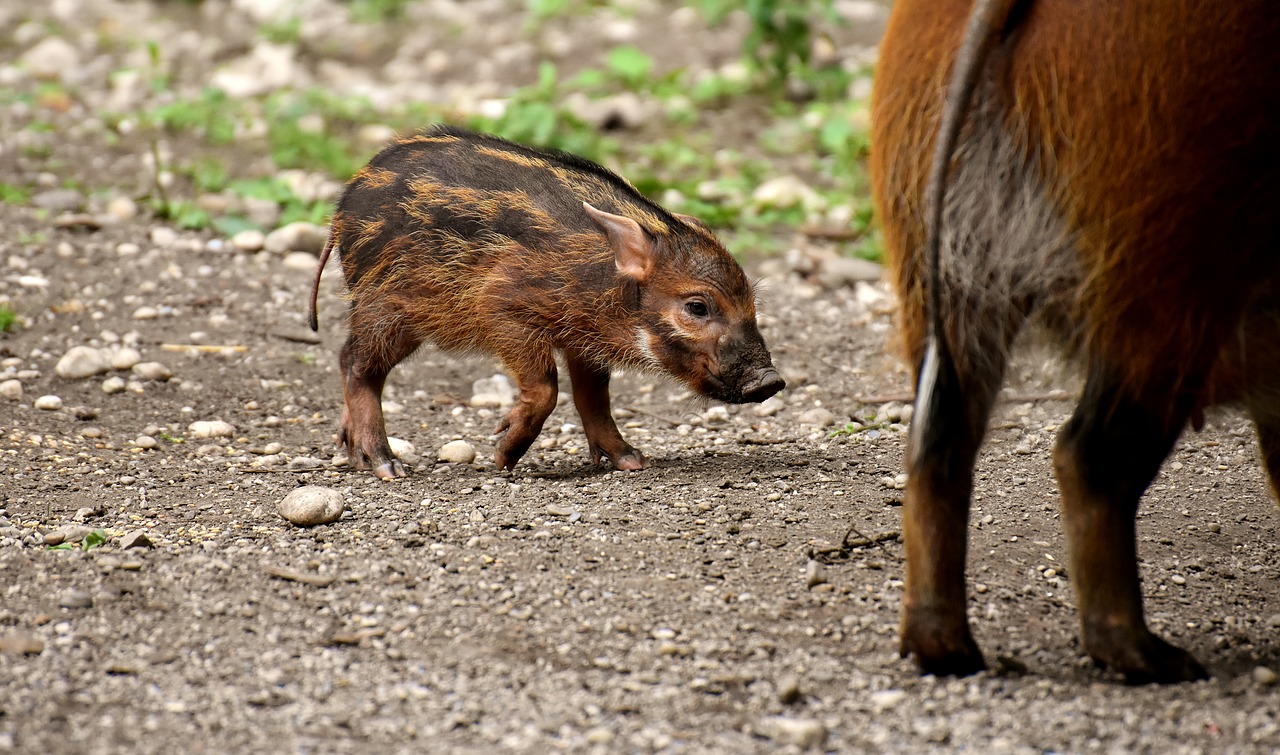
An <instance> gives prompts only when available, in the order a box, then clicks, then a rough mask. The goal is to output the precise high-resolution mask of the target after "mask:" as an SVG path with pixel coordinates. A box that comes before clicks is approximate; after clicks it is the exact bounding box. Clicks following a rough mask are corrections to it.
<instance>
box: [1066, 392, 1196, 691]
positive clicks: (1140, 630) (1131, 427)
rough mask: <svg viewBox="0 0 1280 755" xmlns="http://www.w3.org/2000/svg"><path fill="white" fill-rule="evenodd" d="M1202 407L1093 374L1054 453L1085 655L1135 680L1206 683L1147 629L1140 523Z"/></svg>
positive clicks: (1192, 664) (1180, 653)
mask: <svg viewBox="0 0 1280 755" xmlns="http://www.w3.org/2000/svg"><path fill="white" fill-rule="evenodd" d="M1138 396H1141V398H1139V397H1138ZM1194 403H1195V402H1194V400H1193V398H1189V397H1185V396H1179V395H1176V392H1174V391H1170V390H1164V391H1160V390H1156V389H1149V390H1141V391H1137V392H1135V391H1133V390H1132V389H1129V390H1126V389H1125V388H1124V387H1123V386H1122V385H1121V384H1120V382H1119V381H1117V380H1116V379H1114V377H1113V376H1111V375H1109V374H1108V372H1107V371H1106V369H1105V368H1102V367H1095V368H1094V369H1093V370H1092V371H1091V372H1090V374H1089V377H1088V380H1087V381H1086V384H1085V388H1084V391H1083V393H1082V396H1081V399H1080V404H1079V406H1077V407H1076V411H1075V414H1074V415H1072V417H1071V419H1070V420H1069V421H1068V422H1067V424H1066V425H1064V426H1063V428H1062V432H1061V434H1060V435H1059V436H1058V444H1057V447H1056V448H1055V449H1054V466H1055V468H1056V470H1057V476H1058V485H1059V487H1060V488H1061V491H1062V520H1063V524H1064V526H1065V528H1066V534H1067V547H1068V554H1069V557H1070V565H1071V582H1072V584H1073V585H1074V587H1075V592H1076V598H1077V601H1078V603H1079V607H1080V619H1081V633H1082V642H1083V645H1084V649H1085V651H1086V652H1088V654H1089V655H1090V656H1091V657H1092V658H1093V659H1094V660H1095V661H1096V662H1097V663H1099V664H1101V665H1103V666H1107V667H1109V668H1111V669H1113V670H1116V671H1119V672H1120V673H1122V674H1124V676H1125V679H1126V680H1127V681H1128V682H1130V683H1149V682H1180V681H1189V680H1193V679H1203V678H1204V677H1205V676H1206V673H1205V670H1204V667H1202V666H1201V665H1200V664H1199V663H1198V662H1196V659H1195V658H1193V657H1192V656H1191V655H1190V654H1189V653H1187V652H1186V651H1184V650H1182V649H1181V648H1178V647H1175V646H1173V645H1171V644H1169V643H1168V642H1165V641H1164V640H1163V639H1161V638H1160V637H1157V636H1156V635H1155V634H1153V633H1152V632H1151V630H1150V629H1148V628H1147V624H1146V620H1145V619H1144V617H1143V609H1142V591H1141V585H1140V582H1139V578H1138V554H1137V543H1136V532H1135V521H1134V520H1135V517H1136V516H1137V512H1138V501H1139V499H1140V498H1141V496H1142V493H1143V491H1144V490H1146V488H1147V486H1148V485H1149V484H1150V483H1151V481H1152V480H1153V479H1155V476H1156V473H1157V472H1158V471H1159V469H1160V464H1161V462H1163V461H1164V458H1165V457H1166V456H1167V455H1168V453H1169V451H1170V450H1171V449H1172V448H1173V444H1174V442H1175V441H1176V440H1177V438H1178V434H1179V432H1180V431H1181V429H1182V427H1183V425H1184V424H1185V423H1186V421H1187V417H1188V416H1189V415H1190V413H1191V407H1192V406H1193V405H1194Z"/></svg>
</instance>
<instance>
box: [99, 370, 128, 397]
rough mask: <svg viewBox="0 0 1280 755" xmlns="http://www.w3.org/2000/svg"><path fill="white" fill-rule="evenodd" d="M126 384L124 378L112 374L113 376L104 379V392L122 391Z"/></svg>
mask: <svg viewBox="0 0 1280 755" xmlns="http://www.w3.org/2000/svg"><path fill="white" fill-rule="evenodd" d="M124 386H125V383H124V378H122V377H117V376H115V375H112V376H111V377H109V378H107V379H106V380H103V381H102V392H103V393H108V394H110V393H120V392H121V391H123V390H124Z"/></svg>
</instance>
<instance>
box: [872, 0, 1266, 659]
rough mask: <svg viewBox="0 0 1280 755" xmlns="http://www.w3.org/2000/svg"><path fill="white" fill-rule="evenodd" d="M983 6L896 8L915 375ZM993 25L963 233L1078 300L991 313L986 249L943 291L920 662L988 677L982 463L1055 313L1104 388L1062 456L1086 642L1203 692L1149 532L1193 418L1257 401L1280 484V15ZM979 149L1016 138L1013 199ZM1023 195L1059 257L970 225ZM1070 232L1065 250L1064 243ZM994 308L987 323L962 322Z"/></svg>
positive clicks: (906, 321) (961, 190)
mask: <svg viewBox="0 0 1280 755" xmlns="http://www.w3.org/2000/svg"><path fill="white" fill-rule="evenodd" d="M970 8H971V3H970V2H968V1H967V0H898V2H897V3H896V5H895V7H894V12H893V16H892V18H891V20H890V24H889V27H888V31H887V33H886V36H885V39H884V41H883V44H882V47H881V60H880V67H879V71H878V74H877V82H876V94H875V100H874V102H873V136H872V142H873V145H874V148H873V152H872V171H873V177H874V182H875V193H876V200H877V204H878V206H879V208H880V212H881V220H882V223H883V227H884V235H885V242H886V248H887V250H888V251H889V257H890V267H891V274H892V276H893V278H894V280H895V282H896V284H897V287H898V290H899V293H900V295H901V298H902V312H901V333H902V341H903V346H904V349H905V351H906V354H907V357H908V359H909V360H910V362H911V364H912V365H914V366H915V367H916V369H917V370H919V369H920V366H921V363H922V359H923V353H924V344H925V341H926V334H927V332H928V330H929V323H930V318H931V313H930V312H929V311H928V307H927V306H926V301H927V297H926V286H927V283H928V276H927V274H926V271H927V260H924V259H922V257H921V254H920V250H921V249H922V248H923V246H924V240H925V224H924V222H923V217H924V197H925V194H926V186H925V183H926V178H927V176H928V175H929V157H930V155H931V145H932V144H933V143H934V140H935V132H936V129H937V127H938V119H939V116H940V113H941V112H942V108H943V102H944V100H943V97H942V94H941V93H943V92H944V91H946V89H947V83H948V81H949V76H950V67H951V62H952V59H953V58H954V56H955V51H956V49H957V48H958V47H959V45H960V42H961V37H962V33H963V30H964V28H965V22H966V18H967V17H968V14H969V12H970ZM994 31H995V33H998V34H1001V35H1002V37H1001V38H1000V39H999V41H998V44H997V47H996V49H995V52H994V53H993V54H992V55H991V57H990V59H989V60H988V61H987V63H986V67H985V69H984V71H983V75H982V77H981V80H980V82H981V83H980V85H979V87H978V89H977V90H976V93H975V96H974V100H973V103H972V105H971V106H970V107H969V108H968V110H967V112H968V120H967V123H966V126H965V129H964V130H963V131H962V132H961V134H962V136H961V148H960V149H957V150H956V152H955V165H956V166H957V167H955V168H953V171H955V172H956V173H957V179H956V180H955V181H954V182H953V183H952V184H951V185H949V186H948V187H947V196H948V199H949V200H953V199H954V200H956V202H958V204H955V205H952V206H951V207H952V209H949V210H948V215H947V219H946V221H944V224H943V225H944V228H945V227H946V226H947V224H948V223H949V224H951V227H952V228H951V229H952V230H954V231H955V232H961V231H964V232H967V233H969V234H970V236H969V238H972V239H976V240H978V241H979V242H980V243H988V244H990V249H989V251H988V254H989V255H991V256H994V257H995V260H996V261H995V262H993V263H987V264H989V265H991V266H992V269H994V268H995V267H997V266H998V265H1000V264H1001V262H1000V261H1001V260H1002V259H1006V258H1007V262H1008V264H1009V265H1024V266H1025V270H1024V272H1025V274H1026V275H1027V276H1031V277H1035V276H1041V275H1043V276H1044V280H1045V281H1051V280H1056V281H1066V283H1065V284H1062V285H1059V286H1057V288H1055V287H1054V286H1050V285H1044V286H1042V287H1041V288H1040V289H1039V290H1037V291H1034V292H1030V294H1029V295H1028V296H1027V297H1026V299H1018V300H1010V301H1007V302H1005V303H1004V305H1003V306H1000V305H997V304H994V303H992V302H990V301H986V300H983V299H982V296H989V294H982V293H980V292H981V283H982V280H981V279H980V276H979V278H975V279H972V280H966V278H965V270H966V269H967V268H966V267H965V266H966V265H968V266H969V268H968V269H971V268H972V266H973V265H974V264H977V265H981V264H982V263H983V261H982V259H981V257H980V256H979V257H970V258H968V259H969V260H971V261H970V262H961V263H959V266H958V267H955V268H952V270H953V273H952V274H951V275H950V277H947V278H945V279H944V284H943V288H942V289H941V293H942V296H943V305H942V312H941V314H942V316H943V318H944V319H945V320H946V323H945V329H944V330H945V332H944V336H945V338H946V342H947V343H948V344H949V345H950V349H951V351H952V352H954V360H953V361H954V366H955V369H956V371H957V374H956V378H957V380H958V384H957V385H958V388H959V390H960V392H961V393H960V394H958V395H954V396H950V397H947V396H944V398H945V399H947V401H948V403H947V406H946V409H945V412H949V413H950V416H954V417H955V419H956V421H955V424H954V427H951V426H949V427H946V428H941V429H939V428H933V429H925V430H924V437H925V441H926V445H929V447H930V448H931V449H942V448H946V449H950V450H948V451H947V452H946V453H943V454H940V453H934V454H933V455H932V456H929V457H926V458H924V459H922V460H921V461H919V462H918V465H917V467H916V468H913V469H912V470H911V471H912V476H911V481H910V484H909V487H908V490H907V498H906V501H905V502H904V519H905V521H904V537H905V540H906V544H907V551H908V554H907V563H908V575H907V577H908V578H907V596H906V600H905V602H904V616H903V650H904V652H912V653H914V654H915V655H916V656H917V659H918V660H919V661H920V663H921V665H922V666H923V667H924V668H926V669H928V670H935V671H939V672H952V673H954V672H960V673H963V672H967V671H972V670H975V669H976V668H980V667H981V666H982V658H981V655H980V654H979V653H978V650H977V646H976V645H975V644H974V643H973V640H972V637H971V635H970V633H969V629H968V626H967V622H966V620H965V616H964V601H965V594H964V582H963V564H964V558H965V546H964V539H965V522H966V517H967V512H968V497H969V490H970V486H971V484H972V462H973V458H974V457H975V456H976V452H977V445H978V443H980V441H981V437H982V432H983V427H984V425H985V421H986V412H987V411H988V410H989V407H990V402H991V400H992V398H993V397H994V393H995V390H997V389H998V387H999V381H1000V376H1001V374H1002V371H1003V364H1004V350H1005V349H1007V347H1008V345H1009V341H1011V339H1012V336H1013V334H1014V333H1016V331H1017V329H1018V326H1019V325H1020V324H1021V322H1022V320H1023V319H1025V318H1026V317H1027V316H1029V315H1031V314H1033V313H1039V314H1040V315H1042V317H1043V320H1044V322H1045V323H1046V324H1047V325H1048V326H1049V327H1050V329H1051V330H1052V331H1054V332H1055V334H1056V335H1057V336H1058V337H1059V338H1060V339H1061V340H1062V341H1063V342H1064V344H1066V345H1067V346H1068V347H1069V348H1070V349H1071V350H1072V351H1073V352H1074V353H1076V354H1077V355H1079V356H1080V358H1081V359H1082V362H1083V364H1084V367H1085V372H1086V376H1087V378H1088V382H1087V385H1086V387H1085V392H1084V395H1083V396H1082V399H1081V403H1080V406H1079V407H1078V408H1077V411H1076V415H1075V417H1073V419H1072V421H1071V422H1070V423H1069V424H1068V425H1067V426H1066V427H1064V429H1063V432H1062V436H1061V437H1060V439H1059V444H1058V448H1057V449H1056V451H1055V464H1056V468H1057V472H1058V478H1059V483H1060V486H1061V488H1062V496H1063V520H1064V524H1065V526H1066V529H1067V535H1068V543H1069V546H1070V557H1071V566H1072V580H1073V583H1074V585H1075V588H1076V592H1077V595H1078V597H1079V603H1080V611H1081V616H1082V622H1083V636H1084V645H1085V648H1086V650H1087V651H1088V652H1089V653H1090V654H1091V655H1092V656H1093V657H1094V658H1095V659H1096V660H1098V661H1099V662H1101V663H1104V664H1107V665H1110V666H1112V667H1114V668H1116V669H1118V670H1120V671H1121V672H1123V673H1125V674H1126V676H1128V677H1129V678H1130V679H1132V680H1157V681H1169V680H1179V679H1185V678H1194V677H1196V676H1199V675H1201V674H1202V673H1203V670H1202V669H1201V668H1200V667H1199V665H1198V664H1196V663H1195V661H1194V659H1192V658H1191V657H1190V656H1189V655H1187V654H1185V653H1183V652H1182V651H1181V650H1179V649H1177V648H1174V647H1172V646H1170V645H1168V644H1167V643H1164V642H1163V641H1162V640H1160V638H1158V637H1156V636H1155V635H1153V634H1151V633H1150V631H1149V630H1148V629H1147V627H1146V624H1145V620H1144V619H1143V616H1142V606H1141V594H1140V589H1139V586H1138V581H1137V570H1136V565H1135V564H1136V551H1135V546H1134V535H1133V532H1134V530H1133V527H1134V524H1133V516H1134V513H1135V512H1136V507H1137V502H1138V498H1139V497H1140V495H1141V493H1142V491H1143V489H1145V487H1146V486H1147V484H1148V483H1149V482H1150V480H1151V478H1152V477H1153V476H1154V475H1155V473H1156V471H1157V470H1158V467H1159V463H1160V461H1161V460H1162V459H1163V458H1164V456H1165V454H1166V453H1167V452H1168V450H1169V448H1170V447H1171V446H1172V444H1173V442H1174V441H1175V440H1176V438H1177V435H1178V433H1179V432H1180V430H1181V429H1182V427H1183V426H1184V424H1185V423H1186V421H1187V419H1188V417H1193V418H1194V417H1197V416H1198V415H1199V412H1200V411H1201V409H1202V408H1203V407H1204V406H1206V405H1209V404H1213V403H1216V402H1220V401H1225V400H1240V399H1243V400H1244V401H1245V402H1246V404H1247V406H1248V408H1249V410H1250V412H1251V414H1252V415H1253V418H1254V420H1255V422H1256V424H1257V426H1258V431H1259V438H1260V441H1261V446H1262V450H1263V453H1264V457H1265V459H1266V464H1267V469H1268V473H1269V475H1270V478H1271V481H1272V486H1273V488H1275V487H1276V485H1277V480H1280V381H1278V379H1277V377H1276V376H1277V375H1280V373H1278V372H1277V371H1276V368H1277V367H1280V353H1278V349H1277V346H1276V344H1277V343H1280V338H1277V336H1280V327H1278V325H1280V317H1277V314H1276V312H1275V310H1274V307H1273V305H1272V304H1271V302H1272V301H1274V295H1275V284H1276V281H1277V278H1278V276H1280V267H1278V265H1280V255H1277V254H1276V251H1275V246H1276V243H1277V242H1276V240H1275V233H1276V231H1277V226H1278V222H1277V221H1278V220H1280V216H1278V214H1277V213H1278V212H1280V172H1278V171H1277V167H1280V14H1277V13H1276V12H1275V8H1274V6H1273V5H1272V4H1271V3H1269V2H1265V1H1264V0H1246V1H1242V2H1231V3H1224V2H1219V1H1218V0H1188V1H1186V2H1176V3H1175V2H1168V1H1167V0H1130V1H1129V2H1120V1H1119V0H1116V1H1113V2H1080V1H1079V0H1028V1H1026V2H1021V3H1016V4H1015V7H1014V9H1013V13H1012V15H1011V16H1010V18H1009V20H1008V24H1007V25H1006V24H1001V25H1000V28H997V29H995V30H994ZM982 140H986V141H982ZM980 144H997V145H1001V146H998V147H996V148H994V149H995V150H996V151H995V152H994V153H991V154H998V155H1004V156H1009V155H1012V156H1013V158H1012V159H1013V160H1014V161H1015V162H1016V163H1017V165H1015V170H1012V171H1010V170H1004V171H1003V172H1000V173H999V174H998V175H992V176H991V177H990V178H991V181H992V183H978V182H976V181H975V179H974V177H975V176H981V175H983V174H982V172H981V168H980V166H978V167H976V168H975V166H973V165H972V164H968V165H967V167H969V168H971V170H970V172H968V173H965V174H963V175H961V174H960V169H961V168H962V167H966V163H965V162H964V161H965V159H966V156H968V155H973V154H988V153H987V152H984V151H983V149H985V148H983V147H981V146H979V145H980ZM1001 182H1003V183H1001ZM1012 184H1017V185H1018V186H1019V187H1021V188H1024V189H1026V193H1027V195H1028V196H1032V197H1035V198H1037V199H1036V200H1035V201H1033V202H1031V203H1030V204H1029V205H1027V206H1012V207H1008V208H1007V209H1006V210H1005V212H1006V219H1008V220H1010V221H1012V220H1017V219H1021V218H1020V217H1019V216H1017V215H1016V214H1017V213H1023V212H1036V213H1040V214H1041V215H1042V219H1043V221H1044V222H1043V223H1042V224H1041V225H1042V226H1043V227H1042V228H1041V229H1040V230H1041V231H1042V234H1043V235H1042V237H1041V238H1040V239H1039V243H1041V244H1042V246H1043V250H1042V251H1035V250H1033V251H1026V252H1020V251H1019V250H1018V249H1017V248H1016V246H1017V241H1018V239H1017V238H1016V237H1015V238H1014V239H1012V240H1010V239H1007V238H1003V237H1002V234H1001V229H1000V228H999V227H992V226H989V225H984V223H986V222H987V221H985V220H980V219H979V215H978V214H966V213H967V212H969V211H970V210H973V208H975V207H982V200H981V199H980V197H981V195H982V194H983V193H987V194H990V195H995V196H1002V195H1001V192H1002V191H1004V190H1005V189H1006V188H1008V187H1009V186H1010V185H1012ZM975 197H979V198H978V199H975ZM956 208H959V209H956ZM966 224H967V225H966ZM956 226H959V228H957V227H956ZM1055 227H1059V228H1060V232H1061V235H1060V243H1058V244H1057V245H1052V244H1048V245H1046V242H1045V241H1044V239H1045V238H1052V237H1053V234H1054V230H1053V229H1054V228H1055ZM1020 253H1025V254H1026V255H1027V256H1026V257H1025V258H1023V257H1018V255H1019V254H1020ZM944 254H947V253H944ZM949 254H951V255H955V254H956V252H955V251H954V249H952V250H951V251H950V252H949ZM1002 255H1004V256H1003V257H1002ZM957 259H958V258H957ZM973 260H976V262H974V261H973ZM955 270H959V273H955V272H954V271H955ZM1046 271H1047V272H1046ZM1055 275H1056V276H1057V277H1056V278H1055ZM966 285H968V288H966ZM1022 293H1026V292H1022ZM975 300H977V301H980V302H981V304H980V308H981V314H982V316H981V317H974V318H970V319H969V320H967V321H964V322H961V321H960V320H958V319H957V317H956V315H957V313H959V312H961V311H964V310H963V308H964V307H967V306H971V304H970V302H972V301H975ZM996 331H999V332H996Z"/></svg>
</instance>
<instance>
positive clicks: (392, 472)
mask: <svg viewBox="0 0 1280 755" xmlns="http://www.w3.org/2000/svg"><path fill="white" fill-rule="evenodd" d="M373 473H374V474H375V475H377V476H378V479H380V480H394V479H396V478H397V477H408V476H409V473H408V472H406V471H404V465H403V464H401V463H400V460H399V459H392V460H391V461H387V462H383V463H382V464H379V465H378V466H377V467H376V468H374V470H373Z"/></svg>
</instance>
